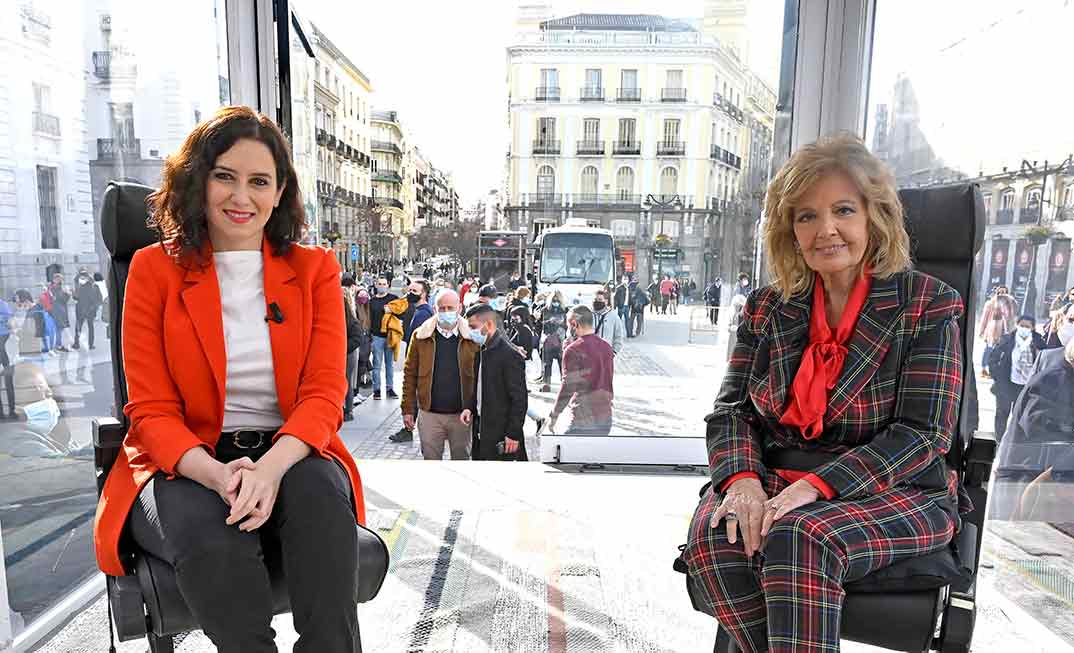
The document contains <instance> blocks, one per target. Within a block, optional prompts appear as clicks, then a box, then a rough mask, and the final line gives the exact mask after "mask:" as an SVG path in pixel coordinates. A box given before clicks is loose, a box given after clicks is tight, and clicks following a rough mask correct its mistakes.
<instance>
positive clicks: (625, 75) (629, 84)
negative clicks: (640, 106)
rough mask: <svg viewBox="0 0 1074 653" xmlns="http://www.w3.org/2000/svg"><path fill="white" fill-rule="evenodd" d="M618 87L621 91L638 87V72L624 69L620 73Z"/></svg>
mask: <svg viewBox="0 0 1074 653" xmlns="http://www.w3.org/2000/svg"><path fill="white" fill-rule="evenodd" d="M619 74H620V81H619V86H620V88H622V89H635V88H637V87H638V71H637V70H634V69H631V68H625V69H623V70H622V71H620V73H619Z"/></svg>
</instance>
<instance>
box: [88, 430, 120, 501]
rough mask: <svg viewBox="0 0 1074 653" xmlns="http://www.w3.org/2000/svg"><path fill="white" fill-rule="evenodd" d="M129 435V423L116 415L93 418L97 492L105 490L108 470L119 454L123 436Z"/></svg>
mask: <svg viewBox="0 0 1074 653" xmlns="http://www.w3.org/2000/svg"><path fill="white" fill-rule="evenodd" d="M125 437H127V425H126V424H124V423H123V422H121V421H119V420H118V419H116V418H114V417H94V418H93V466H94V468H95V469H96V471H97V494H98V495H100V493H101V492H102V491H103V490H104V482H105V479H107V478H108V471H109V470H111V469H112V465H113V464H115V462H116V457H117V456H119V449H120V447H122V446H123V438H125Z"/></svg>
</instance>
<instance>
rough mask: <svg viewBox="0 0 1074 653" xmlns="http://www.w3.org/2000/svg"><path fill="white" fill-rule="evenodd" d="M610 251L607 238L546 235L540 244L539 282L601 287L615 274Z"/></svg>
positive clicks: (584, 235)
mask: <svg viewBox="0 0 1074 653" xmlns="http://www.w3.org/2000/svg"><path fill="white" fill-rule="evenodd" d="M605 234H607V232H605ZM614 250H615V247H614V243H613V241H612V237H611V236H610V235H600V234H583V233H546V234H544V235H543V240H542V243H541V251H542V256H541V267H540V280H541V281H542V282H546V283H560V282H563V283H567V282H569V283H577V284H593V285H604V284H606V283H608V282H609V281H611V280H612V279H613V278H614V275H615V266H614V265H613V261H612V258H613V253H614Z"/></svg>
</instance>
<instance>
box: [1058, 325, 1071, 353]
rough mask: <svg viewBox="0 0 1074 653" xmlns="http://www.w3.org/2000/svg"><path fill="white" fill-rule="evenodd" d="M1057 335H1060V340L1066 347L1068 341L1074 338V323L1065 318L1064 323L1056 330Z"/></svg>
mask: <svg viewBox="0 0 1074 653" xmlns="http://www.w3.org/2000/svg"><path fill="white" fill-rule="evenodd" d="M1056 335H1058V336H1059V342H1061V343H1062V344H1063V346H1064V347H1066V346H1067V343H1068V342H1070V341H1071V340H1074V324H1071V323H1070V322H1067V321H1066V320H1063V323H1062V324H1061V325H1059V328H1058V329H1057V330H1056Z"/></svg>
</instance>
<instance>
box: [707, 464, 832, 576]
mask: <svg viewBox="0 0 1074 653" xmlns="http://www.w3.org/2000/svg"><path fill="white" fill-rule="evenodd" d="M819 497H820V493H819V492H818V491H817V489H816V488H815V487H813V486H812V485H810V484H809V482H808V481H805V480H798V481H795V482H794V483H791V484H790V485H788V486H787V487H786V488H784V490H783V491H782V492H780V493H779V494H777V495H776V496H774V497H772V498H771V499H770V498H768V495H767V494H765V491H764V488H763V487H762V486H761V482H760V481H759V480H757V479H756V478H740V479H739V480H737V481H735V482H734V483H732V484H731V486H730V487H728V488H727V492H726V493H725V494H724V498H723V501H722V502H721V503H720V505H719V507H718V508H716V512H714V513H712V520H711V521H710V522H709V527H710V528H716V527H718V526H719V524H720V521H724V522H726V524H727V541H728V542H730V543H731V544H734V543H735V542H737V541H738V533H739V531H741V532H742V545H743V549H744V550H745V552H746V557H752V556H753V554H754V553H756V552H757V551H760V550H761V548H762V547H763V546H764V538H765V537H767V536H768V532H769V531H770V530H771V529H772V524H774V523H775V522H776V521H778V520H779V519H781V518H782V517H783V516H784V515H786V514H787V513H789V512H790V511H792V510H795V509H797V508H801V507H802V506H805V505H808V504H810V503H813V502H814V501H816V500H817V499H818V498H819Z"/></svg>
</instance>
